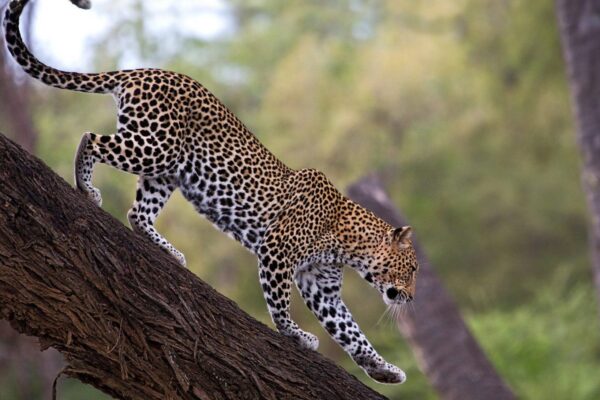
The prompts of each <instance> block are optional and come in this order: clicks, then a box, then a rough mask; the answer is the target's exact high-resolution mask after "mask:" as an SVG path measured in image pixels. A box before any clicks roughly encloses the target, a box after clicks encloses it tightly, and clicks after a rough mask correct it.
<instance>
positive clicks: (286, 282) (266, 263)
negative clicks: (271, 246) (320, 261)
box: [258, 256, 319, 350]
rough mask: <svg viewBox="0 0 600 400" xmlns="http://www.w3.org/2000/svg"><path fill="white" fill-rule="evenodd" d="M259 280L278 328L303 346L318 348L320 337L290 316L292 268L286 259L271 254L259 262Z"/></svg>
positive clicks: (312, 348)
mask: <svg viewBox="0 0 600 400" xmlns="http://www.w3.org/2000/svg"><path fill="white" fill-rule="evenodd" d="M258 271H259V280H260V284H261V286H262V289H263V294H264V296H265V300H266V301H267V308H268V310H269V313H270V314H271V318H272V319H273V323H274V324H275V326H276V327H277V330H278V331H279V332H280V333H282V334H283V335H285V336H289V337H291V338H293V339H294V340H296V341H297V342H298V343H299V344H300V345H301V346H302V347H304V348H307V349H311V350H316V349H317V347H319V339H318V338H317V337H316V336H315V335H313V334H311V333H308V332H304V331H303V330H302V329H300V327H299V326H298V324H296V323H295V322H294V321H292V319H291V317H290V292H291V288H292V268H291V266H290V264H288V263H286V261H277V260H276V259H274V258H271V257H270V256H266V257H263V258H262V259H261V261H260V262H259V267H258Z"/></svg>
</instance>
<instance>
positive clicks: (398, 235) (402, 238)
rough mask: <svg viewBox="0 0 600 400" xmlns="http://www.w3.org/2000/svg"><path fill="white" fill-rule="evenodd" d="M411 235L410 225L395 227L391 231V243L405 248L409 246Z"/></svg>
mask: <svg viewBox="0 0 600 400" xmlns="http://www.w3.org/2000/svg"><path fill="white" fill-rule="evenodd" d="M411 237H412V228H411V227H410V226H403V227H401V228H396V229H394V230H393V231H392V243H393V244H396V245H398V246H399V247H400V248H403V249H405V248H407V247H408V246H410V238H411Z"/></svg>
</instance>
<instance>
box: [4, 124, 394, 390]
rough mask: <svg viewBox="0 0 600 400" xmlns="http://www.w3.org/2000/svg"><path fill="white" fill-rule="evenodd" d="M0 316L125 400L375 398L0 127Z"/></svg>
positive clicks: (77, 373)
mask: <svg viewBox="0 0 600 400" xmlns="http://www.w3.org/2000/svg"><path fill="white" fill-rule="evenodd" d="M0 318H3V319H7V320H9V321H10V322H11V324H12V326H13V327H14V328H16V329H17V330H18V331H19V332H22V333H25V334H28V335H33V336H37V337H39V340H40V344H41V346H42V348H47V347H50V346H51V347H54V348H56V349H57V350H59V351H60V352H61V353H62V354H63V355H64V356H65V359H66V361H67V364H68V365H67V367H66V368H65V370H64V371H63V373H64V374H65V375H68V376H71V377H74V378H77V379H80V380H82V381H84V382H87V383H90V384H92V385H93V386H95V387H97V388H99V389H101V390H102V391H104V392H106V393H108V394H110V395H112V396H114V397H116V398H121V399H203V400H204V399H256V398H264V399H382V398H383V397H382V396H381V395H379V394H377V393H375V392H374V391H372V390H371V389H369V388H367V387H366V386H364V385H363V384H361V383H360V382H359V381H358V380H356V379H355V378H354V377H352V376H350V375H349V374H348V373H346V372H345V371H344V370H342V369H340V368H339V367H336V366H335V365H334V364H332V363H331V362H330V361H328V360H327V359H325V358H324V357H322V356H321V355H319V354H318V353H316V352H312V351H304V350H302V349H300V348H299V347H297V346H296V345H295V344H294V343H293V342H292V341H291V340H290V339H288V338H285V337H283V336H281V335H279V334H278V333H276V332H274V331H273V330H271V329H269V328H267V327H266V326H264V325H263V324H261V323H259V322H258V321H256V320H254V319H253V318H251V317H250V316H248V315H247V314H246V313H244V312H243V311H241V310H240V309H239V308H238V307H237V306H236V305H235V303H233V302H232V301H230V300H228V299H227V298H225V297H223V296H222V295H220V294H219V293H217V292H216V291H215V290H213V289H212V288H211V287H210V286H208V285H207V284H205V283H204V282H202V281H201V280H199V279H198V278H197V277H195V276H194V275H193V274H192V273H191V272H189V271H188V270H185V269H183V268H181V267H179V266H178V265H177V264H176V262H175V261H174V260H172V259H171V257H170V256H168V255H167V254H166V253H164V252H163V251H161V250H160V249H158V248H157V247H155V246H154V245H152V243H150V242H149V241H148V240H146V239H144V238H142V237H140V236H137V235H135V234H133V233H132V232H131V231H130V230H129V229H127V228H125V227H124V226H123V225H122V224H120V223H119V222H118V221H117V220H115V219H114V218H112V217H111V216H110V215H109V214H107V213H106V212H104V211H102V210H101V209H99V208H97V207H95V206H94V205H92V203H91V202H89V201H87V200H86V199H85V197H84V196H82V195H80V194H79V193H77V192H75V191H74V190H73V189H72V188H71V187H70V186H69V185H68V184H67V183H66V182H64V181H63V180H62V179H61V178H60V177H58V176H57V175H56V174H54V173H53V172H52V171H51V170H50V169H48V168H47V167H46V166H45V165H44V164H43V163H42V162H41V161H39V160H38V159H36V158H35V157H33V156H30V155H29V154H27V153H26V152H25V151H23V150H22V149H21V148H19V147H18V146H16V145H15V144H13V143H12V142H11V141H9V140H8V139H6V138H5V137H4V136H2V135H1V134H0Z"/></svg>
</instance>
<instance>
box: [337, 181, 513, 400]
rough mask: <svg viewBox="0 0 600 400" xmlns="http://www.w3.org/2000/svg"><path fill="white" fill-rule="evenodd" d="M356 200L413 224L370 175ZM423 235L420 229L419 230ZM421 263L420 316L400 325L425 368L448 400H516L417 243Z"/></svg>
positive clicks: (354, 191) (395, 221)
mask: <svg viewBox="0 0 600 400" xmlns="http://www.w3.org/2000/svg"><path fill="white" fill-rule="evenodd" d="M348 194H349V196H350V198H351V199H353V200H354V201H356V202H357V203H359V204H361V205H362V206H363V207H365V208H368V209H369V210H371V211H372V212H373V213H375V214H376V215H377V216H379V217H380V218H382V219H384V220H385V221H387V222H388V223H390V224H391V225H393V226H404V225H407V223H406V220H405V219H404V218H403V217H402V216H401V215H400V213H399V212H398V211H397V210H396V208H395V207H394V205H393V203H392V201H391V200H390V198H389V196H388V195H387V194H386V192H385V190H384V189H383V185H382V184H381V182H380V180H379V178H378V177H377V176H375V175H372V176H368V177H366V178H364V179H362V180H360V181H358V182H357V183H355V184H353V185H352V186H350V188H349V189H348ZM417 231H418V230H417ZM413 245H414V246H415V250H416V252H417V257H418V259H419V265H420V269H419V274H418V277H417V288H416V296H415V302H414V310H415V311H416V312H407V313H406V314H405V315H404V316H403V317H402V318H400V319H399V320H398V328H399V330H400V331H401V333H402V334H403V335H404V336H405V337H406V338H407V340H408V341H409V343H410V345H411V347H412V349H413V351H414V353H415V355H416V357H417V360H418V362H419V364H420V367H421V369H422V370H423V371H424V373H425V374H426V375H427V377H428V379H429V381H430V382H431V384H432V385H433V387H434V388H435V389H436V390H437V392H438V393H439V394H440V396H441V397H442V398H444V399H452V400H454V399H456V400H464V399H469V400H478V399H481V400H500V399H502V400H504V399H514V398H515V396H514V394H513V393H512V391H511V389H510V388H509V387H508V386H507V385H506V384H505V383H504V381H503V380H502V378H501V377H500V376H499V375H498V373H497V372H496V370H495V369H494V367H493V366H492V364H491V363H490V362H489V360H488V359H487V357H486V356H485V354H484V352H483V350H482V349H481V348H480V347H479V345H478V343H477V341H476V340H475V338H474V337H473V336H472V335H471V333H470V332H469V329H468V327H467V326H466V325H465V323H464V321H463V319H462V317H461V315H460V312H459V310H458V307H457V305H456V303H455V302H454V301H453V300H452V298H451V297H450V294H449V293H448V292H447V291H446V290H445V289H444V287H443V286H442V283H441V282H440V280H439V279H438V278H437V276H436V274H435V272H434V270H433V268H432V266H431V264H430V263H429V260H428V259H427V256H426V255H425V253H424V252H423V248H422V247H421V245H420V244H419V243H418V241H417V239H416V238H414V239H413Z"/></svg>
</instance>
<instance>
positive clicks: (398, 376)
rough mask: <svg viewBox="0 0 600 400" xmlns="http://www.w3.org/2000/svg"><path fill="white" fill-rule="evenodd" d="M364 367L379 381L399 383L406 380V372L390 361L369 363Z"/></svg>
mask: <svg viewBox="0 0 600 400" xmlns="http://www.w3.org/2000/svg"><path fill="white" fill-rule="evenodd" d="M363 369H364V370H365V372H366V373H367V374H368V375H369V376H370V377H371V378H373V379H374V380H376V381H377V382H379V383H387V384H399V383H404V381H406V374H405V373H404V371H402V370H401V369H400V368H398V367H396V366H395V365H392V364H390V363H388V362H384V363H383V364H376V365H367V366H364V367H363Z"/></svg>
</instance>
